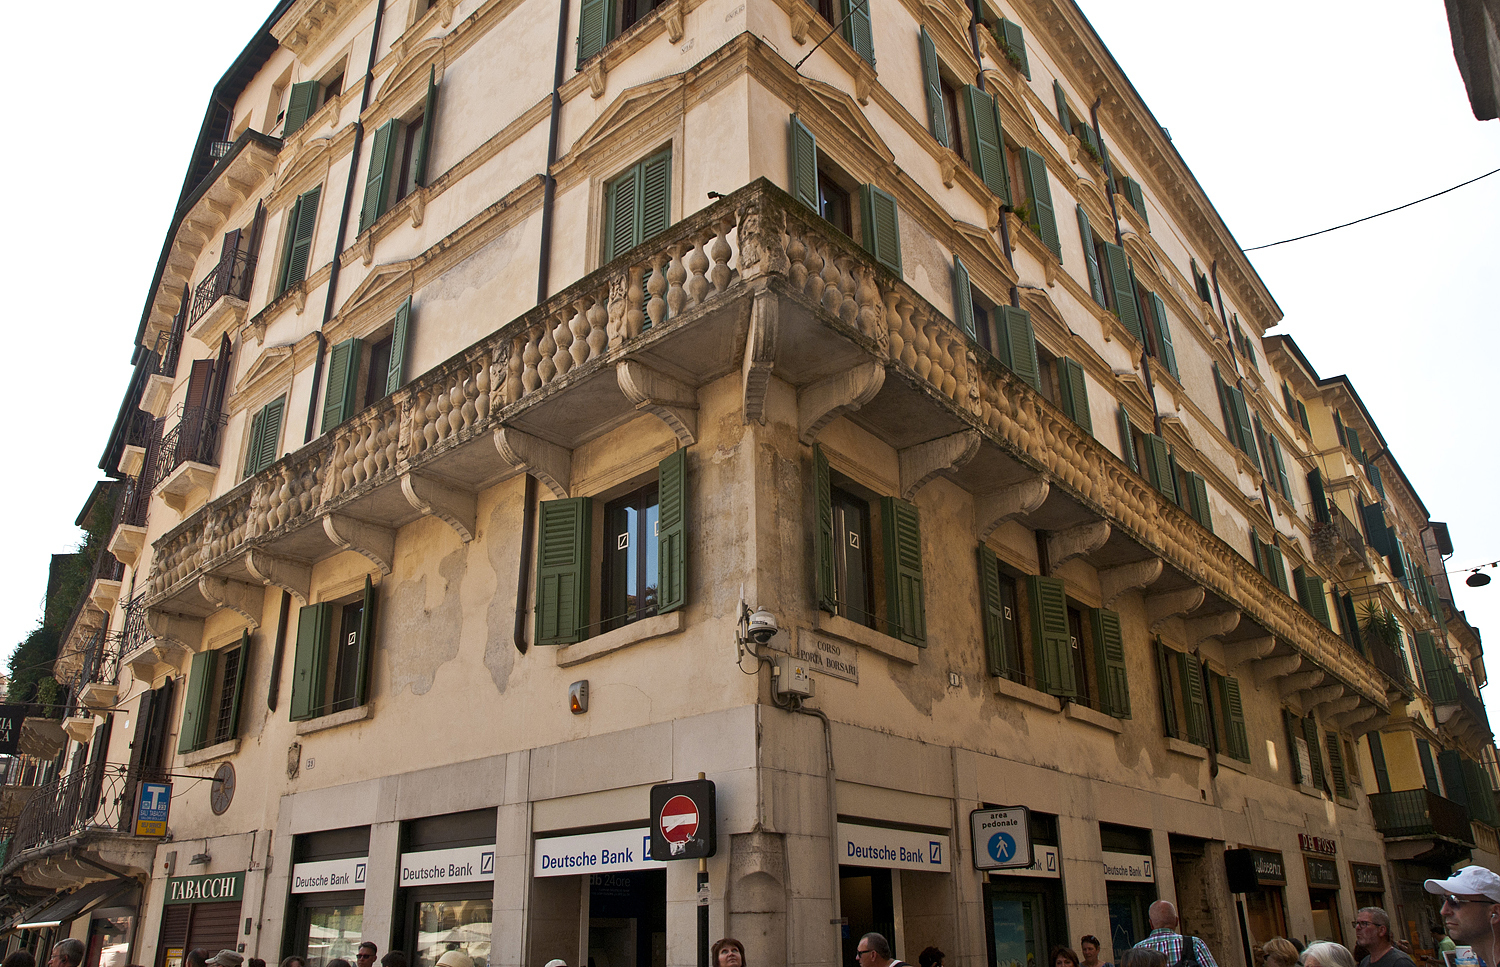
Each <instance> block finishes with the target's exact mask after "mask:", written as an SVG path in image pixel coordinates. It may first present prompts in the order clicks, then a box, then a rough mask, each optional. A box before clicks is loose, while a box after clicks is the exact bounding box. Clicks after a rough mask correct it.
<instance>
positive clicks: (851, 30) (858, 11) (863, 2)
mask: <svg viewBox="0 0 1500 967" xmlns="http://www.w3.org/2000/svg"><path fill="white" fill-rule="evenodd" d="M871 2H872V0H839V7H840V11H839V13H840V16H841V17H842V18H843V26H842V28H841V29H842V30H843V35H844V39H845V40H847V41H848V42H849V46H850V47H853V48H854V52H855V53H856V54H858V55H859V56H860V58H861V59H863V60H864V61H865V63H867V64H869V65H870V66H871V67H874V66H875V31H874V28H873V26H872V25H871V23H870V3H871Z"/></svg>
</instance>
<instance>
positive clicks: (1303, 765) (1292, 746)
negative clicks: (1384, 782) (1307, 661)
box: [1281, 709, 1384, 786]
mask: <svg viewBox="0 0 1500 967" xmlns="http://www.w3.org/2000/svg"><path fill="white" fill-rule="evenodd" d="M1281 727H1282V730H1283V731H1284V732H1285V733H1286V761H1287V765H1288V766H1289V767H1290V771H1291V775H1292V784H1293V785H1296V786H1300V785H1302V784H1303V783H1306V782H1311V781H1312V780H1311V778H1310V777H1309V775H1308V771H1307V770H1308V765H1307V758H1306V756H1305V755H1304V754H1303V753H1305V752H1306V748H1305V746H1306V740H1305V739H1303V738H1302V720H1301V719H1299V718H1297V717H1296V716H1295V715H1293V714H1292V713H1291V712H1289V711H1287V710H1286V709H1282V710H1281ZM1370 734H1371V735H1377V734H1378V733H1375V732H1372V733H1370ZM1372 751H1373V746H1372ZM1376 761H1377V765H1376V768H1377V769H1379V768H1381V767H1382V766H1383V764H1384V760H1376Z"/></svg>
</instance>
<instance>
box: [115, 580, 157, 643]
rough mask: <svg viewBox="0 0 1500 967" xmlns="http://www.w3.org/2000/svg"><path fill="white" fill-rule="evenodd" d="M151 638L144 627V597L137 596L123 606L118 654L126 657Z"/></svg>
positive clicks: (147, 629)
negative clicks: (123, 617)
mask: <svg viewBox="0 0 1500 967" xmlns="http://www.w3.org/2000/svg"><path fill="white" fill-rule="evenodd" d="M150 638H151V629H150V628H148V627H146V595H145V594H144V593H141V594H137V595H136V596H135V597H133V598H131V599H130V603H129V604H128V605H126V606H125V623H124V625H122V626H121V628H120V643H119V654H120V655H122V656H123V655H128V654H130V653H131V652H133V651H135V650H136V649H137V648H140V647H141V646H142V645H144V644H145V643H146V642H147V641H148V640H150Z"/></svg>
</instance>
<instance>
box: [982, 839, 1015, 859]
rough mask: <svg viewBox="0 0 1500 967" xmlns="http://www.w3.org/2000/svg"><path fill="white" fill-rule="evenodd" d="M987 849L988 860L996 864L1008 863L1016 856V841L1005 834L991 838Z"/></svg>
mask: <svg viewBox="0 0 1500 967" xmlns="http://www.w3.org/2000/svg"><path fill="white" fill-rule="evenodd" d="M987 848H988V850H989V854H990V858H991V859H993V860H994V861H995V862H996V863H1009V862H1010V860H1011V857H1013V856H1015V855H1016V841H1015V840H1014V839H1013V838H1011V835H1010V834H1009V833H1005V832H1000V833H996V834H995V835H993V836H991V837H990V841H989V844H988V847H987Z"/></svg>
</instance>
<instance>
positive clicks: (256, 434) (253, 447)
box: [241, 410, 266, 479]
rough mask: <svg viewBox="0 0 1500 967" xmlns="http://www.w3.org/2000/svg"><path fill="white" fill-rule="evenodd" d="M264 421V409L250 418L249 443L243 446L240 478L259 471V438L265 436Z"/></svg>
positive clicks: (253, 474) (251, 475)
mask: <svg viewBox="0 0 1500 967" xmlns="http://www.w3.org/2000/svg"><path fill="white" fill-rule="evenodd" d="M265 422H266V411H265V410H261V411H260V412H259V413H257V414H255V415H254V416H252V417H251V418H250V433H249V437H250V445H249V446H248V447H246V448H245V472H244V474H243V475H242V477H241V479H245V478H248V477H253V476H255V474H257V473H259V472H260V469H261V468H260V450H261V438H262V437H263V436H265Z"/></svg>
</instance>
